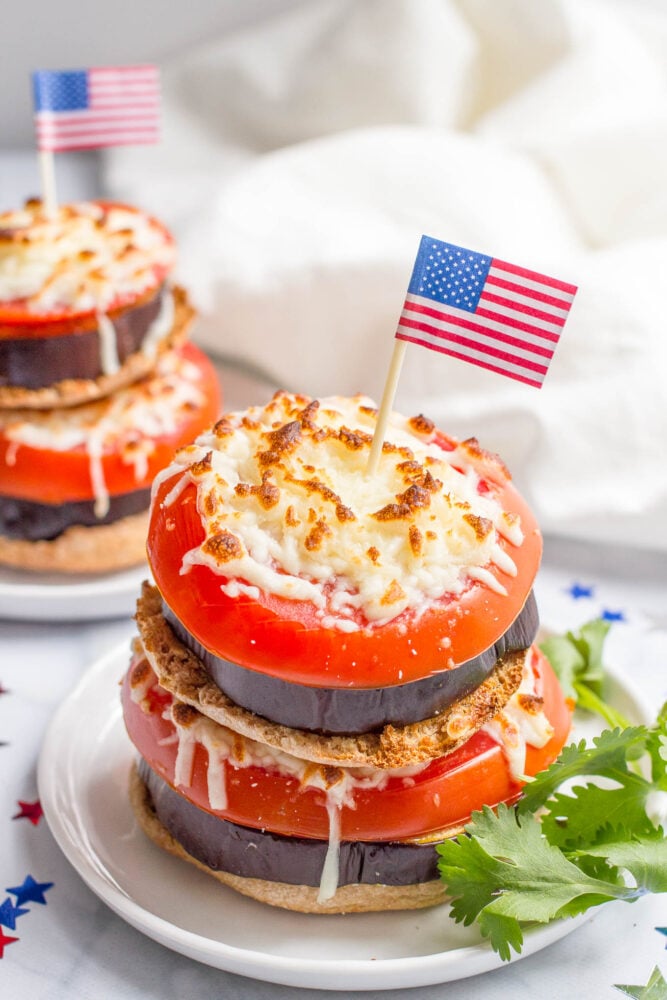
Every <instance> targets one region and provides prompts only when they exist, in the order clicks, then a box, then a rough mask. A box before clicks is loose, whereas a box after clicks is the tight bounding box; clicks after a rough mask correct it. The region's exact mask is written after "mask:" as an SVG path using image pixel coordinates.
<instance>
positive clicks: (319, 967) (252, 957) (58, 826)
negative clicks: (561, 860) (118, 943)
mask: <svg viewBox="0 0 667 1000" xmlns="http://www.w3.org/2000/svg"><path fill="white" fill-rule="evenodd" d="M127 663H129V640H128V639H125V640H123V641H122V642H120V643H118V644H116V645H115V646H114V647H113V648H112V649H110V650H109V651H108V652H107V653H105V654H104V655H102V656H101V657H99V658H98V659H96V660H95V661H94V662H93V663H92V664H91V665H90V666H89V667H88V668H87V669H86V670H85V671H84V672H83V674H82V675H81V677H80V678H79V680H78V682H77V684H76V685H75V686H74V687H73V688H72V689H71V691H70V692H69V693H68V694H67V695H66V697H65V698H64V699H63V700H62V701H61V703H60V705H59V706H58V708H57V710H56V712H55V713H54V715H53V717H52V719H51V721H50V723H49V726H48V728H47V731H46V734H45V737H44V740H43V742H42V747H41V750H40V754H39V759H38V763H37V785H38V791H39V796H40V801H41V803H42V808H43V811H44V816H45V819H46V821H47V824H48V826H49V829H50V831H51V833H52V835H53V837H54V839H55V841H56V844H57V845H58V847H59V849H60V850H61V851H62V853H63V854H64V855H65V857H66V858H67V860H68V862H69V863H70V864H71V865H72V867H73V868H74V870H75V871H76V873H77V874H78V875H79V877H80V878H81V879H82V881H83V882H84V883H85V884H86V885H87V886H88V887H89V888H90V889H91V890H92V891H93V892H94V893H95V895H96V896H97V897H98V898H99V899H101V900H102V902H103V903H105V904H106V905H107V906H108V907H109V908H110V909H111V910H112V911H113V912H114V913H116V914H117V915H118V916H119V917H120V918H121V919H123V920H125V921H126V922H127V923H128V924H130V925H131V926H132V927H134V928H135V929H136V930H138V931H140V932H141V933H143V934H145V935H146V936H147V937H149V938H151V939H152V940H154V941H157V942H158V943H160V944H162V945H164V946H165V947H167V948H169V949H170V950H172V951H176V952H177V953H180V954H182V955H185V956H187V957H189V958H191V959H194V960H195V961H199V962H202V963H203V964H206V965H210V966H213V967H214V968H217V969H220V970H224V971H227V972H232V973H235V974H238V975H244V976H248V977H250V978H256V979H260V980H263V981H265V982H271V983H276V984H281V985H285V986H296V987H311V988H316V989H322V990H332V991H335V990H360V991H366V990H372V989H378V990H384V989H396V988H405V987H416V986H427V985H435V984H439V983H445V982H450V981H453V980H458V979H463V978H467V977H468V976H473V975H477V974H480V973H483V972H488V971H491V970H493V969H496V968H501V967H505V966H507V965H510V964H513V963H514V962H516V961H519V960H521V959H523V958H527V957H528V956H529V955H531V954H534V953H535V952H536V951H540V950H542V948H545V947H547V946H548V945H550V944H552V943H554V942H555V941H557V940H559V939H560V938H562V937H564V936H566V935H567V934H569V933H571V932H572V931H574V930H575V929H576V927H578V926H579V925H580V924H581V923H583V922H585V921H586V920H587V919H589V918H590V916H591V915H592V913H593V912H594V910H590V911H588V913H584V914H582V915H580V916H579V917H577V918H574V919H570V920H567V921H554V922H553V923H551V924H546V925H544V926H538V927H534V928H529V929H526V930H525V931H524V943H523V949H522V951H521V954H520V955H516V954H515V953H513V954H512V958H511V959H510V962H505V961H502V960H501V959H500V958H499V956H498V955H497V954H496V952H494V951H493V949H492V948H491V946H490V944H489V943H488V942H486V941H483V940H481V941H480V942H479V943H477V944H471V945H466V946H464V947H459V948H453V949H450V950H448V951H447V950H445V951H441V952H431V953H429V954H426V955H408V956H396V957H386V958H377V959H375V958H373V959H370V958H346V959H345V961H344V962H342V961H341V960H340V959H331V960H327V959H323V958H321V957H320V958H308V957H304V956H298V957H296V956H291V955H280V954H269V953H267V952H265V951H258V950H256V949H252V948H245V947H241V946H239V945H234V944H229V943H227V942H224V941H221V940H219V939H216V938H211V937H205V936H204V935H202V934H198V933H197V932H195V931H191V930H188V929H186V928H183V927H179V926H178V925H176V924H174V923H172V922H171V921H170V920H168V919H167V918H165V917H162V916H160V915H159V914H156V913H154V912H153V911H152V910H151V909H150V908H148V907H146V906H144V905H143V904H140V903H138V902H137V901H136V900H135V899H134V898H133V897H132V896H131V895H130V894H129V893H128V892H127V891H126V890H125V889H123V888H122V887H121V886H119V885H118V883H116V882H115V880H114V879H113V878H109V879H106V878H104V877H103V876H102V875H100V874H99V872H98V871H97V870H96V867H95V865H94V864H93V863H92V862H91V860H90V857H89V856H87V855H86V854H85V853H84V852H83V851H82V849H81V847H80V845H78V844H76V843H75V842H74V841H73V839H72V838H71V836H69V834H68V830H67V828H66V825H65V824H64V823H63V822H62V821H61V819H60V816H59V814H58V811H57V809H56V807H55V805H54V802H53V798H52V796H53V792H54V789H55V785H54V778H53V776H54V775H55V774H56V773H57V772H58V770H59V768H58V767H57V766H56V764H57V763H58V765H59V766H60V768H62V766H63V761H62V759H60V758H59V750H60V749H61V748H62V747H63V746H64V747H65V748H66V747H67V745H68V743H69V742H71V741H70V740H68V739H67V738H66V737H64V736H63V722H64V720H66V719H67V717H68V715H69V713H70V712H71V711H72V710H73V709H74V707H75V706H76V704H77V703H78V702H79V701H80V700H81V699H82V698H85V695H86V694H87V693H88V692H89V690H90V691H93V692H94V691H95V689H96V685H97V684H98V682H99V680H100V678H104V677H105V675H106V674H107V672H108V673H109V674H111V671H112V669H113V670H114V671H118V670H121V671H122V670H123V669H124V667H125V666H126V665H127ZM113 676H114V678H115V679H116V680H117V677H118V674H117V673H114V675H113ZM608 676H609V679H610V680H611V681H612V683H613V684H614V685H616V686H618V687H620V688H621V689H622V691H623V693H624V695H625V697H626V698H628V699H629V701H630V703H631V705H632V708H633V712H634V713H635V714H636V716H637V718H638V720H641V721H643V722H648V720H649V719H650V718H651V711H650V706H649V703H648V700H647V699H645V698H644V696H643V695H642V693H641V692H640V691H639V690H638V689H636V688H635V687H634V685H633V683H632V681H631V680H629V679H628V678H627V676H625V675H622V676H621V675H620V674H619V672H618V671H617V670H615V669H614V668H613V667H612V668H610V669H609V670H608ZM109 694H111V692H109ZM110 722H112V723H113V725H122V714H121V712H120V701H119V702H118V714H117V716H116V718H115V720H114V719H113V718H112V719H111V720H110ZM64 729H65V730H67V727H66V726H65V727H64ZM131 754H132V746H131V744H130V742H129V739H128V758H131ZM230 891H233V890H230ZM443 905H444V904H443ZM348 916H352V917H355V916H356V914H350V915H348ZM342 919H345V915H343V916H342ZM461 963H466V964H468V965H469V966H470V968H468V969H466V970H465V971H463V972H461V970H460V969H457V966H460V965H461ZM249 970H251V971H249ZM452 972H454V973H455V974H453V975H450V973H452ZM398 973H402V975H400V976H399V975H398ZM309 974H311V975H309Z"/></svg>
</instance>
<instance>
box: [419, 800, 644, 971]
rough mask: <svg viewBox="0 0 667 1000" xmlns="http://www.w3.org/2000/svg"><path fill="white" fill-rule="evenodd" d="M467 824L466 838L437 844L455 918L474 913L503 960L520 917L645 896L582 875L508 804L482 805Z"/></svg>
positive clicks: (539, 918) (518, 939)
mask: <svg viewBox="0 0 667 1000" xmlns="http://www.w3.org/2000/svg"><path fill="white" fill-rule="evenodd" d="M467 829H468V830H469V831H470V833H471V834H472V836H471V837H470V838H467V839H464V838H460V839H459V840H458V841H445V843H443V844H440V845H439V846H438V853H439V854H440V860H439V862H438V866H439V869H440V874H441V876H442V878H443V879H444V881H445V882H446V883H447V889H448V892H449V894H450V897H451V898H452V903H451V912H452V916H453V917H454V919H455V920H457V921H459V922H461V921H462V922H463V923H465V924H470V923H472V922H473V920H475V919H477V920H478V922H479V927H480V931H481V932H482V934H483V935H484V937H488V938H489V940H490V942H491V945H492V947H493V948H494V949H495V950H496V951H497V952H498V953H499V955H500V956H501V958H503V959H505V960H507V959H509V958H510V947H513V948H514V949H515V950H516V951H520V945H521V944H522V943H523V934H522V931H521V924H522V923H534V922H537V923H548V922H549V921H551V920H555V919H556V918H557V917H563V916H575V915H576V914H578V913H582V912H583V911H584V910H587V909H588V908H589V907H590V906H596V905H597V904H599V903H604V902H607V901H608V900H611V899H624V900H627V901H628V902H630V901H632V900H634V899H636V898H638V896H639V895H642V894H643V890H640V889H638V888H637V887H632V886H625V885H622V884H619V883H618V882H617V881H616V880H615V879H614V880H607V879H604V880H603V879H600V878H594V877H592V876H591V875H589V874H587V873H586V872H585V871H584V870H583V869H582V868H580V867H579V866H578V865H576V864H575V863H573V862H572V861H570V860H569V859H568V858H567V857H566V856H565V854H564V853H563V852H562V851H560V850H559V849H558V848H557V847H553V846H552V845H551V844H550V843H549V842H548V841H547V839H546V838H545V837H544V836H543V835H542V828H541V825H540V822H539V820H537V819H535V817H533V816H519V815H518V814H517V812H516V810H515V809H513V808H510V807H508V806H506V805H500V806H499V807H498V812H497V813H494V812H493V810H492V809H490V808H489V807H488V806H486V807H485V808H484V810H483V812H481V813H475V814H474V817H473V822H472V823H471V824H470V825H469V827H468V828H467ZM480 903H481V904H482V906H481V908H480ZM517 943H518V944H519V947H517Z"/></svg>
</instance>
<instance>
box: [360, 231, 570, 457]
mask: <svg viewBox="0 0 667 1000" xmlns="http://www.w3.org/2000/svg"><path fill="white" fill-rule="evenodd" d="M576 291H577V288H576V286H575V285H570V284H568V283H567V282H565V281H560V280H559V279H557V278H550V277H548V276H547V275H545V274H540V273H539V272H537V271H530V270H528V269H527V268H525V267H519V266H517V265H516V264H509V263H507V261H503V260H500V259H498V258H496V257H490V256H488V255H487V254H482V253H478V252H476V251H474V250H467V249H466V248H465V247H459V246H454V245H453V244H451V243H444V242H443V241H442V240H438V239H434V238H433V237H431V236H422V238H421V242H420V244H419V250H418V252H417V258H416V260H415V265H414V268H413V271H412V277H411V279H410V284H409V285H408V292H407V295H406V298H405V303H404V305H403V311H402V313H401V317H400V320H399V323H398V328H397V330H396V341H397V343H396V344H395V345H394V354H393V356H392V360H391V365H390V368H389V373H388V377H387V381H386V384H385V389H384V393H383V396H382V402H381V404H380V410H379V413H378V420H377V426H376V430H375V435H374V437H373V444H372V446H371V453H370V456H369V460H368V468H367V472H368V473H370V474H372V473H373V472H374V471H375V469H376V468H377V463H378V459H379V456H380V452H381V450H382V442H383V440H384V433H385V430H386V424H387V420H388V417H389V412H390V410H391V407H392V404H393V399H394V395H395V391H396V386H397V384H398V379H399V376H400V370H401V366H402V364H403V358H404V356H405V346H406V344H407V343H412V344H420V345H421V346H422V347H428V348H429V349H430V350H432V351H439V352H441V353H442V354H448V355H450V356H451V357H453V358H459V359H460V360H462V361H468V362H470V364H473V365H478V366H479V367H481V368H488V369H489V370H490V371H493V372H496V373H499V374H501V375H506V376H507V377H508V378H513V379H517V380H518V381H520V382H525V383H526V384H527V385H532V386H535V387H537V388H538V389H539V388H541V386H542V383H543V381H544V377H545V375H546V373H547V371H548V368H549V364H550V362H551V359H552V357H553V354H554V351H555V349H556V344H557V343H558V340H559V338H560V335H561V332H562V330H563V326H564V325H565V321H566V319H567V317H568V313H569V311H570V307H571V305H572V301H573V299H574V296H575V293H576Z"/></svg>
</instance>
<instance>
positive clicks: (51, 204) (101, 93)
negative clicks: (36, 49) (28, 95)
mask: <svg viewBox="0 0 667 1000" xmlns="http://www.w3.org/2000/svg"><path fill="white" fill-rule="evenodd" d="M32 84H33V98H34V110H35V114H34V120H35V131H36V135H37V148H38V151H39V155H40V167H41V173H42V187H43V193H44V204H45V208H46V210H47V212H49V213H50V214H53V212H54V211H55V208H56V191H55V176H54V168H53V155H52V154H53V153H62V152H66V151H68V150H74V149H94V148H98V147H101V146H119V145H126V144H143V143H154V142H158V141H159V138H160V77H159V70H158V69H157V67H156V66H151V65H142V66H98V67H91V68H89V69H78V70H37V71H36V72H34V73H33V74H32Z"/></svg>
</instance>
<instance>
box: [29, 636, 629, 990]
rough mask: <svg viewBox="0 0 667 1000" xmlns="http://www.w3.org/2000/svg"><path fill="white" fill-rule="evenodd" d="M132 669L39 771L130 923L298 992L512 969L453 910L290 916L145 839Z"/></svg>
mask: <svg viewBox="0 0 667 1000" xmlns="http://www.w3.org/2000/svg"><path fill="white" fill-rule="evenodd" d="M127 662H128V653H127V644H126V643H124V644H123V646H122V648H120V649H118V650H116V651H114V652H113V653H111V654H109V655H108V656H107V657H105V658H104V659H103V660H100V661H99V662H97V663H96V664H94V665H93V666H92V667H91V668H90V670H89V671H88V672H87V673H86V674H85V675H84V677H83V678H82V680H81V682H80V683H79V685H78V687H77V688H76V689H75V690H74V691H73V692H72V694H71V695H70V696H69V697H68V698H67V700H66V701H65V702H64V703H63V704H62V706H61V707H60V709H59V710H58V712H57V714H56V715H55V717H54V719H53V721H52V723H51V726H50V728H49V731H48V733H47V736H46V739H45V742H44V745H43V748H42V752H41V756H40V761H39V772H38V779H39V793H40V798H41V802H42V807H43V809H44V813H45V816H46V819H47V822H48V824H49V826H50V828H51V830H52V832H53V835H54V837H55V839H56V841H57V842H58V844H59V845H60V847H61V849H62V850H63V852H64V853H65V855H66V857H67V858H68V859H69V861H70V862H71V864H72V865H73V866H74V868H75V869H76V870H77V871H78V873H79V874H80V875H81V877H82V878H83V879H84V881H85V882H86V883H87V884H88V886H89V887H90V888H91V889H92V890H93V892H95V893H96V894H97V895H98V896H99V897H100V898H101V899H102V900H103V901H104V902H105V903H107V904H108V905H109V906H110V907H111V908H112V909H113V910H115V912H116V913H118V914H119V915H120V916H121V917H122V918H123V919H124V920H126V921H127V922H128V923H129V924H131V925H132V926H134V927H136V928H137V929H138V930H140V931H142V932H143V933H144V934H146V935H148V936H149V937H151V938H153V939H154V940H156V941H159V942H160V943H161V944H163V945H166V946H167V947H168V948H171V949H173V950H174V951H176V952H180V953H181V954H183V955H187V956H189V957H190V958H194V959H196V960H198V961H200V962H203V963H206V964H207V965H211V966H214V967H215V968H219V969H225V970H226V971H229V972H235V973H238V974H240V975H244V976H250V977H254V978H256V979H261V980H265V981H268V982H275V983H282V984H285V985H289V986H303V987H312V988H318V989H334V990H372V989H373V990H381V989H397V988H404V987H411V986H425V985H430V984H433V983H440V982H447V981H450V980H454V979H460V978H464V977H466V976H472V975H475V974H477V973H480V972H486V971H488V970H490V969H494V968H497V967H499V966H500V965H502V964H503V963H502V962H501V961H500V959H499V958H498V956H497V955H496V954H495V952H493V951H492V949H491V948H490V947H489V946H488V945H487V944H485V943H484V942H483V940H482V938H481V937H480V936H479V935H478V933H477V932H476V931H475V929H474V928H463V927H461V926H459V925H457V924H455V923H454V922H453V921H452V920H451V919H450V918H449V917H448V911H447V907H446V906H439V907H434V908H431V909H428V910H413V911H407V912H404V913H381V914H351V915H348V916H308V915H303V914H295V913H289V912H286V911H283V910H278V909H275V908H273V907H270V906H264V905H263V904H261V903H257V902H255V901H254V900H251V899H246V898H245V897H244V896H241V895H238V894H237V893H235V892H233V891H232V890H231V889H227V888H226V887H224V886H221V885H219V884H218V883H216V882H214V881H213V879H211V878H209V877H208V876H207V875H205V874H203V873H201V872H198V871H197V870H195V869H194V868H192V866H190V865H187V864H184V863H183V862H181V861H179V860H177V859H175V858H173V857H171V856H170V855H168V854H166V853H164V852H163V851H160V850H159V849H158V848H157V847H155V846H154V845H153V843H152V842H150V841H149V840H148V839H147V838H146V837H145V836H144V835H143V834H142V833H141V831H140V830H139V829H138V828H137V825H136V822H135V820H134V816H133V814H132V811H131V809H130V806H129V803H128V800H127V783H128V773H129V769H130V765H131V763H132V760H133V756H134V754H133V750H132V748H131V746H130V743H129V741H128V738H127V735H126V733H125V728H124V725H123V721H122V716H121V709H120V702H119V693H118V681H119V680H120V678H121V677H122V675H123V673H124V672H125V670H126V668H127ZM612 698H613V701H614V703H615V704H616V705H617V707H618V708H619V709H620V710H621V711H623V712H624V713H625V714H626V715H627V716H628V717H629V718H630V719H631V720H633V721H643V720H645V718H646V711H645V709H644V708H643V706H642V705H641V702H640V701H639V700H638V698H637V696H636V695H633V694H632V693H631V692H630V691H629V690H628V688H627V687H626V686H625V684H621V682H620V681H619V680H616V681H614V684H613V691H612ZM81 719H85V720H86V724H85V726H82V725H81V724H80V723H81ZM598 728H599V727H595V729H593V731H592V734H593V733H594V732H595V731H596V730H597V729H598ZM578 735H579V733H578ZM581 735H587V733H586V729H585V727H582V729H581ZM580 923H581V918H579V919H578V920H568V921H560V922H556V923H554V924H552V925H549V926H547V927H545V928H539V929H537V930H534V931H530V932H528V933H527V934H526V939H525V945H524V949H523V952H522V957H523V956H526V955H530V954H532V953H533V952H535V951H538V950H540V949H542V948H544V947H545V946H546V945H548V944H550V943H551V942H553V941H556V940H558V939H559V938H561V937H563V936H564V935H566V934H568V933H570V932H571V931H572V930H574V929H575V927H577V926H578V925H579V924H580Z"/></svg>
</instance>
